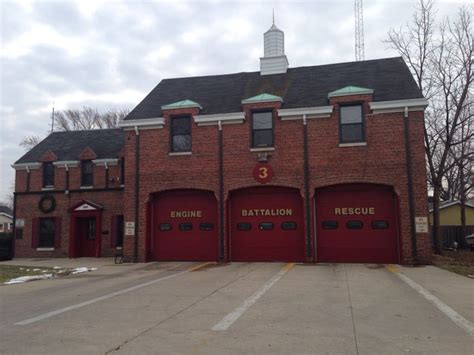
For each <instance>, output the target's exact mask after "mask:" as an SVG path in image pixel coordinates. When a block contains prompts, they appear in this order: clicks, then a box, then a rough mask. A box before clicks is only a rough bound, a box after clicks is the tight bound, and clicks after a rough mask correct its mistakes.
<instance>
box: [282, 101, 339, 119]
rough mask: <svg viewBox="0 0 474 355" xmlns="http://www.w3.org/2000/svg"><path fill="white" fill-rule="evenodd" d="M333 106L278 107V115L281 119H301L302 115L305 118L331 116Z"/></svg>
mask: <svg viewBox="0 0 474 355" xmlns="http://www.w3.org/2000/svg"><path fill="white" fill-rule="evenodd" d="M332 112H333V106H332V105H331V106H316V107H301V108H286V109H279V110H278V116H279V117H280V118H281V120H282V121H289V120H302V119H303V115H306V118H307V119H308V118H327V117H331V114H332Z"/></svg>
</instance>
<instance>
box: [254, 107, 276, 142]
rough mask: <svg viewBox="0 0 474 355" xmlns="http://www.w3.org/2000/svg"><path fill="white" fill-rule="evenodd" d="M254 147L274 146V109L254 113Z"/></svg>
mask: <svg viewBox="0 0 474 355" xmlns="http://www.w3.org/2000/svg"><path fill="white" fill-rule="evenodd" d="M252 147H253V148H265V147H273V117H272V111H265V112H254V113H253V114H252Z"/></svg>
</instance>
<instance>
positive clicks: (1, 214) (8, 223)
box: [0, 206, 13, 233]
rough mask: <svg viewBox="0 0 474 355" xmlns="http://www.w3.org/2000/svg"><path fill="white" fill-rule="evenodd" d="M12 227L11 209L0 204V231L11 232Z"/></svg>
mask: <svg viewBox="0 0 474 355" xmlns="http://www.w3.org/2000/svg"><path fill="white" fill-rule="evenodd" d="M12 229H13V211H12V210H11V208H9V207H7V206H0V233H5V232H7V233H8V232H11V231H12Z"/></svg>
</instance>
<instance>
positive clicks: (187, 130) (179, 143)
mask: <svg viewBox="0 0 474 355" xmlns="http://www.w3.org/2000/svg"><path fill="white" fill-rule="evenodd" d="M171 151H172V152H190V151H191V117H173V118H172V119H171Z"/></svg>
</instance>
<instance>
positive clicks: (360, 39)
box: [354, 0, 365, 61]
mask: <svg viewBox="0 0 474 355" xmlns="http://www.w3.org/2000/svg"><path fill="white" fill-rule="evenodd" d="M362 1H363V0H354V18H355V60H356V61H359V60H364V59H365V54H364V9H363V6H364V5H363V3H362Z"/></svg>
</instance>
